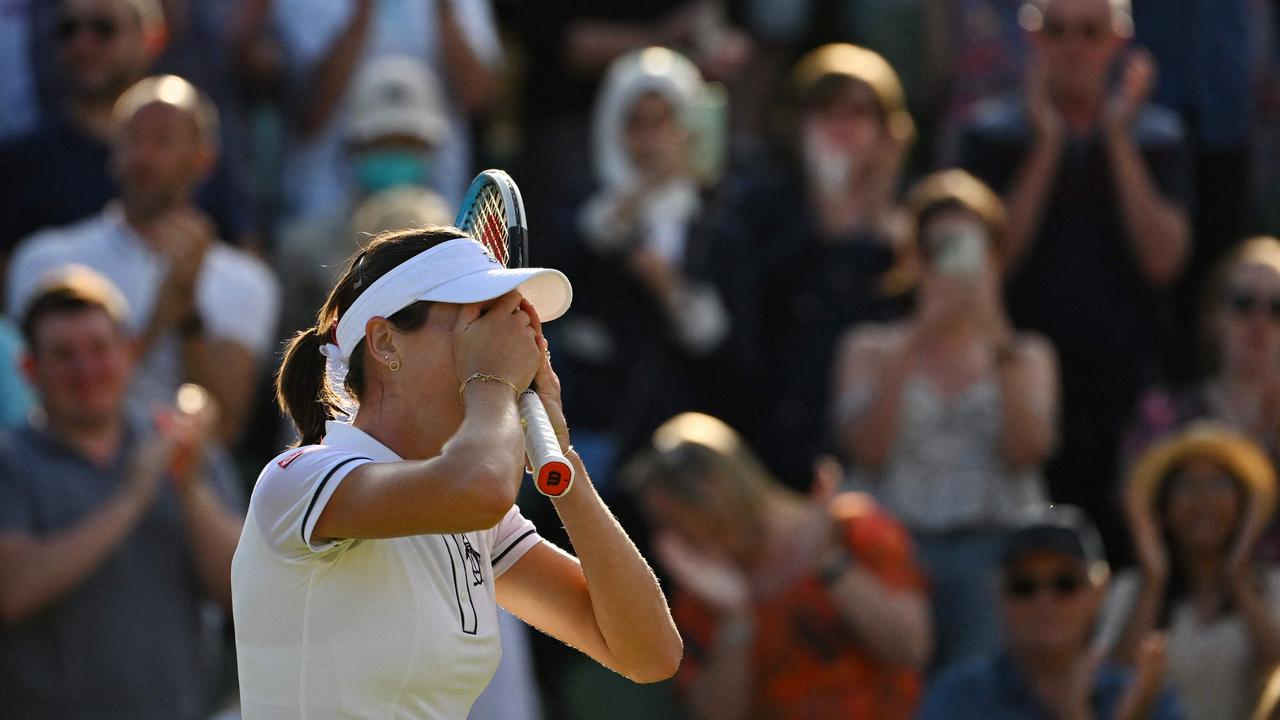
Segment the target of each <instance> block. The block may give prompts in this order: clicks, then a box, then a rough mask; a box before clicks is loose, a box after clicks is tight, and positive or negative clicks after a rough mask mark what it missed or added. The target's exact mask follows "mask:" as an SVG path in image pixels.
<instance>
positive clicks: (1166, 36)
mask: <svg viewBox="0 0 1280 720" xmlns="http://www.w3.org/2000/svg"><path fill="white" fill-rule="evenodd" d="M1250 14H1251V13H1250V10H1249V0H1134V2H1133V15H1134V34H1135V39H1136V40H1137V43H1138V44H1139V45H1142V46H1144V47H1146V48H1147V49H1148V50H1150V51H1151V53H1152V54H1153V55H1155V58H1156V65H1157V66H1158V67H1159V68H1160V74H1159V78H1158V80H1157V86H1156V90H1155V94H1154V96H1153V97H1152V100H1153V101H1154V102H1156V103H1159V104H1161V105H1164V106H1166V107H1170V108H1173V109H1174V110H1177V111H1178V112H1179V113H1182V115H1183V116H1184V117H1186V118H1187V119H1188V120H1190V121H1191V122H1192V125H1193V128H1194V130H1195V131H1196V136H1197V139H1198V140H1199V141H1200V142H1201V143H1202V144H1203V145H1204V146H1206V147H1208V148H1211V149H1230V148H1234V147H1238V146H1241V145H1243V144H1244V143H1245V142H1246V141H1247V140H1248V134H1249V126H1250V119H1251V118H1252V117H1253V114H1252V109H1253V87H1252V84H1253V75H1254V74H1253V67H1252V64H1253V63H1252V60H1253V56H1254V52H1253V38H1252V33H1251V32H1250V29H1249V23H1250Z"/></svg>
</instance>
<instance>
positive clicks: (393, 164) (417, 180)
mask: <svg viewBox="0 0 1280 720" xmlns="http://www.w3.org/2000/svg"><path fill="white" fill-rule="evenodd" d="M434 157H435V153H434V152H433V151H432V149H431V147H430V146H429V145H427V144H426V143H424V142H422V141H421V140H420V139H418V138H414V137H407V136H396V137H385V138H379V139H378V140H376V141H374V142H370V143H364V144H362V145H359V146H357V147H353V148H352V149H351V162H352V167H353V169H354V171H355V178H356V184H357V185H358V186H359V189H360V192H361V193H362V194H364V195H372V194H374V193H378V192H382V191H383V190H389V189H391V188H394V187H401V186H405V185H416V186H419V187H426V186H427V185H428V184H429V183H430V182H431V171H432V165H433V161H434Z"/></svg>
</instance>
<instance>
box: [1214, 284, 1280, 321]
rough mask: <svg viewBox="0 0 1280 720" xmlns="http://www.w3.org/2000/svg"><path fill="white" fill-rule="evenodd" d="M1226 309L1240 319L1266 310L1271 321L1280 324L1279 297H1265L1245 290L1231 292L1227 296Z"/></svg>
mask: <svg viewBox="0 0 1280 720" xmlns="http://www.w3.org/2000/svg"><path fill="white" fill-rule="evenodd" d="M1227 307H1228V308H1230V309H1231V312H1232V313H1234V314H1236V315H1240V316H1242V317H1243V316H1246V315H1252V314H1253V313H1255V312H1258V311H1259V310H1266V312H1267V314H1268V315H1269V316H1270V317H1271V319H1272V320H1273V321H1275V322H1280V295H1271V296H1267V295H1263V294H1261V293H1253V292H1249V291H1247V290H1233V291H1231V292H1230V293H1229V294H1228V295H1227Z"/></svg>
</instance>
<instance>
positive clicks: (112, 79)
mask: <svg viewBox="0 0 1280 720" xmlns="http://www.w3.org/2000/svg"><path fill="white" fill-rule="evenodd" d="M55 32H56V36H57V41H58V49H59V59H60V60H61V63H62V70H63V74H64V75H65V77H66V80H67V83H68V86H69V88H70V91H71V93H72V94H73V95H77V96H83V97H87V98H94V99H103V100H106V101H112V100H114V99H115V98H116V97H117V96H119V95H120V93H123V92H124V91H125V90H126V89H127V88H128V87H129V86H130V85H131V84H133V83H134V82H135V81H137V80H138V79H140V78H141V77H142V76H143V75H144V74H145V73H146V69H147V66H148V65H149V64H150V61H151V58H150V53H149V52H148V50H147V48H146V42H145V39H144V37H143V30H142V21H141V19H140V18H139V17H138V14H137V12H135V11H134V9H133V8H131V7H130V6H129V5H128V4H127V3H125V2H122V1H121V0H66V1H65V2H64V3H63V4H62V14H61V15H60V16H59V21H58V24H57V26H56V30H55Z"/></svg>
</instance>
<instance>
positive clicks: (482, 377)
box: [458, 373, 520, 404]
mask: <svg viewBox="0 0 1280 720" xmlns="http://www.w3.org/2000/svg"><path fill="white" fill-rule="evenodd" d="M472 380H479V381H480V382H500V383H502V384H503V385H506V386H507V387H509V388H511V392H513V393H515V394H516V397H517V398H518V397H520V388H518V387H516V384H515V383H513V382H511V381H510V380H507V379H505V378H500V377H498V376H497V375H490V374H489V373H476V374H475V375H472V376H471V377H469V378H467V379H466V380H463V381H462V384H461V385H459V386H458V400H460V401H462V402H463V403H464V404H465V403H466V398H464V397H463V396H462V391H464V390H466V389H467V383H469V382H471V381H472Z"/></svg>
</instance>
